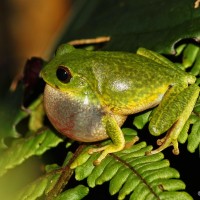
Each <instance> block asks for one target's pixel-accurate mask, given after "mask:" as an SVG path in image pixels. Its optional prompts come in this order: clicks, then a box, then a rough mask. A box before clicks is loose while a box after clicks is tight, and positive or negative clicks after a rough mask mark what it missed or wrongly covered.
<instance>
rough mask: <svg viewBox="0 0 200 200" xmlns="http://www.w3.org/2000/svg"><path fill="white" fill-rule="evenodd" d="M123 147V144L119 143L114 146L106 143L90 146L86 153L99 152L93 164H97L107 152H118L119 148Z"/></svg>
mask: <svg viewBox="0 0 200 200" xmlns="http://www.w3.org/2000/svg"><path fill="white" fill-rule="evenodd" d="M122 149H124V145H119V146H116V145H114V144H110V145H106V146H103V147H99V148H91V149H89V151H88V153H89V154H93V153H96V152H101V151H102V153H101V155H100V156H99V157H98V159H97V160H95V161H94V165H99V164H100V163H101V161H102V160H103V159H104V158H105V157H106V156H107V155H108V154H109V153H114V152H118V151H120V150H122Z"/></svg>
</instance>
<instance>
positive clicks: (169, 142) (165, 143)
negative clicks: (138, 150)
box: [146, 133, 179, 155]
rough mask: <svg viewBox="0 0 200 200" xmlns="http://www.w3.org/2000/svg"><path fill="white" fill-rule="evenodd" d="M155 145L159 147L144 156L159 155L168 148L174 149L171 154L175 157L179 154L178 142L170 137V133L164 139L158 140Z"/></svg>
mask: <svg viewBox="0 0 200 200" xmlns="http://www.w3.org/2000/svg"><path fill="white" fill-rule="evenodd" d="M157 144H158V145H159V147H158V148H157V149H155V150H152V151H150V152H147V153H146V154H147V155H150V154H156V153H159V152H161V151H163V150H164V149H166V148H167V147H169V146H173V147H174V149H173V150H172V152H173V154H175V155H178V154H179V148H178V141H177V139H173V138H172V137H171V134H170V133H168V134H167V135H166V136H165V137H164V138H162V139H158V140H157Z"/></svg>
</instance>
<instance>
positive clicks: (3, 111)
mask: <svg viewBox="0 0 200 200" xmlns="http://www.w3.org/2000/svg"><path fill="white" fill-rule="evenodd" d="M22 97H23V87H22V85H21V84H20V85H19V86H18V87H17V88H16V90H15V91H8V93H7V95H6V96H5V97H3V98H0V124H1V126H0V149H1V148H3V147H6V146H5V144H4V139H5V138H9V137H12V138H16V137H19V133H18V132H17V131H16V125H17V123H18V122H19V121H20V120H21V119H23V118H24V117H26V116H27V115H28V114H27V113H26V112H24V111H22V109H21V106H22Z"/></svg>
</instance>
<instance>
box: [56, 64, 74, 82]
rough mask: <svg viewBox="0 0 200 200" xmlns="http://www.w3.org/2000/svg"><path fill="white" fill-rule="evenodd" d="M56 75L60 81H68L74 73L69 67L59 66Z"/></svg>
mask: <svg viewBox="0 0 200 200" xmlns="http://www.w3.org/2000/svg"><path fill="white" fill-rule="evenodd" d="M56 77H57V78H58V80H59V81H61V82H63V83H68V82H69V81H70V79H71V78H72V75H71V73H70V71H69V69H68V68H66V67H64V66H59V67H58V69H57V71H56Z"/></svg>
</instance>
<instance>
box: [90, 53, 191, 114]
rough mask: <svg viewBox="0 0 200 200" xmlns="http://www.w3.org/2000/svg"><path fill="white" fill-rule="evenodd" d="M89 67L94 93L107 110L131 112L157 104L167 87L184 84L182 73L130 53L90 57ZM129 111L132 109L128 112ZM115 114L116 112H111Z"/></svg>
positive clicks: (185, 77)
mask: <svg viewBox="0 0 200 200" xmlns="http://www.w3.org/2000/svg"><path fill="white" fill-rule="evenodd" d="M92 60H93V62H95V63H96V64H95V65H93V66H92V71H93V74H95V79H96V82H97V84H96V85H97V88H96V90H97V91H98V93H99V94H100V96H102V99H103V101H104V102H105V104H108V105H109V106H110V107H111V109H113V110H114V109H118V110H124V113H127V112H130V113H135V112H139V111H141V110H144V109H146V108H150V107H153V106H155V105H157V104H158V103H159V102H160V101H161V99H162V97H163V95H164V94H165V92H166V91H167V90H168V88H169V87H170V86H172V85H174V84H176V83H178V82H188V80H186V79H190V78H191V77H192V76H190V75H189V76H188V75H187V74H186V73H185V72H184V71H182V70H173V69H171V68H169V67H167V66H163V65H161V64H159V63H156V62H154V61H152V60H150V59H148V58H146V57H143V56H140V55H136V54H131V53H125V54H121V53H119V54H118V53H115V52H114V53H113V54H109V56H108V55H106V54H104V53H102V55H100V56H99V55H98V56H94V57H93V59H92ZM130 108H133V109H131V110H130ZM115 112H117V111H116V110H115Z"/></svg>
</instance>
